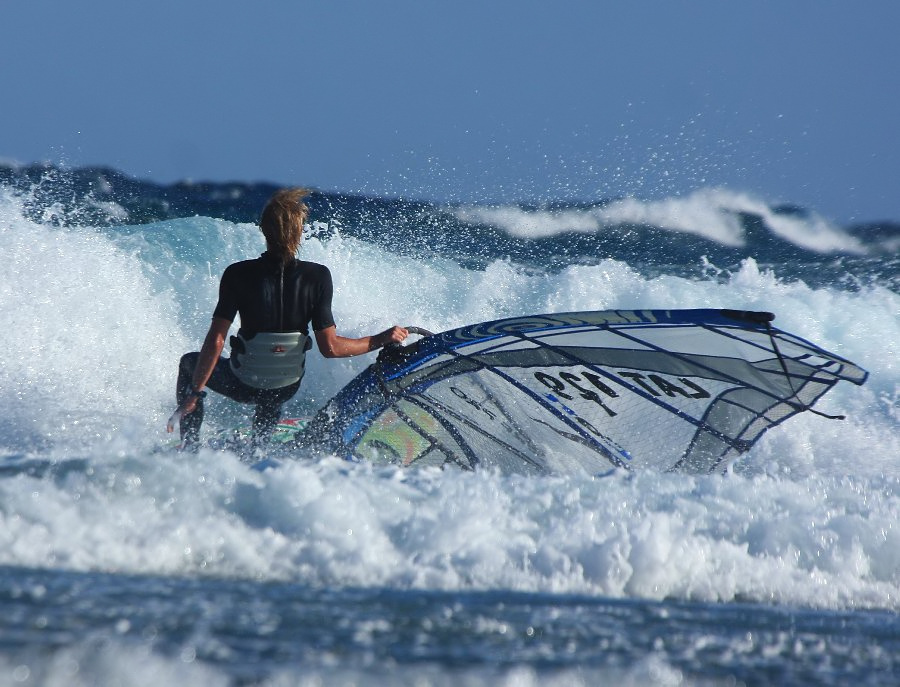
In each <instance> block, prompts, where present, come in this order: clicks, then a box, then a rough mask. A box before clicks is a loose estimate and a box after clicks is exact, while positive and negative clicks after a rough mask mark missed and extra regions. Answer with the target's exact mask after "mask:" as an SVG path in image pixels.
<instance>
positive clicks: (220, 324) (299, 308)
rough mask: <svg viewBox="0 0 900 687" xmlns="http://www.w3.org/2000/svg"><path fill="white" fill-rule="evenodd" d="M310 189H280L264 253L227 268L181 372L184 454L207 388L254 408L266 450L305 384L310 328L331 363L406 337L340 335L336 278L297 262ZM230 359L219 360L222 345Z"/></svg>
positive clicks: (398, 331)
mask: <svg viewBox="0 0 900 687" xmlns="http://www.w3.org/2000/svg"><path fill="white" fill-rule="evenodd" d="M307 194H308V191H306V190H305V189H297V188H294V189H283V190H281V191H278V192H277V193H275V195H273V196H272V198H271V199H270V200H269V202H268V203H267V204H266V207H265V208H264V209H263V212H262V215H261V217H260V221H259V227H260V230H261V231H262V233H263V235H264V236H265V237H266V247H267V250H266V252H265V253H263V254H262V255H261V256H260V257H258V258H256V259H255V260H244V261H242V262H236V263H234V264H232V265H229V266H228V268H226V270H225V272H224V274H223V275H222V280H221V282H220V283H219V301H218V303H217V304H216V308H215V310H214V311H213V318H212V324H211V325H210V327H209V331H208V332H207V334H206V339H205V340H204V341H203V347H202V348H201V349H200V352H199V353H197V352H194V353H186V354H185V355H184V356H182V358H181V362H180V363H179V366H178V382H177V386H176V400H177V402H178V408H177V410H176V411H175V413H174V414H173V415H172V418H171V419H170V420H169V424H168V427H167V429H168V431H170V432H171V431H173V430H174V425H175V422H176V421H180V431H181V442H182V443H181V446H182V448H183V449H192V450H196V448H197V446H198V442H199V439H200V426H201V424H202V423H203V399H204V397H205V396H206V387H209V388H210V389H212V390H213V391H216V392H218V393H220V394H222V395H224V396H227V397H228V398H231V399H233V400H235V401H238V402H241V403H255V404H256V412H255V415H254V418H253V434H254V438H255V440H256V441H258V442H265V441H266V440H268V438H269V436H271V434H272V431H273V430H274V429H275V426H276V425H277V424H278V421H279V419H280V417H281V407H282V404H284V403H285V402H286V401H288V400H289V399H290V398H292V397H293V396H294V394H296V393H297V389H299V388H300V381H301V380H302V379H303V372H304V361H305V355H306V351H307V350H309V348H310V347H311V345H312V344H311V341H310V339H309V336H308V332H309V329H308V325H309V324H310V323H312V326H313V330H314V332H315V339H316V344H317V345H318V347H319V351H320V352H321V353H322V355H324V356H325V357H326V358H346V357H349V356H354V355H361V354H363V353H368V352H369V351H374V350H376V349H378V348H381V347H383V346H385V345H387V344H390V343H400V342H402V341H403V340H404V339H405V338H406V337H407V336H408V332H407V330H406V329H404V328H403V327H398V326H394V327H391V328H390V329H386V330H385V331H383V332H381V333H379V334H375V335H372V336H364V337H361V338H358V339H354V338H348V337H344V336H340V335H338V334H337V331H336V328H335V324H334V317H333V316H332V314H331V299H332V293H333V286H332V281H331V272H329V270H328V268H327V267H325V266H324V265H319V264H316V263H314V262H307V261H303V260H298V259H297V258H296V257H295V254H296V252H297V249H298V248H299V246H300V240H301V238H302V232H303V225H304V224H305V222H306V218H307V216H308V214H309V208H308V207H307V205H306V203H304V202H303V200H302V199H303V198H304V197H305V196H306V195H307ZM236 314H240V316H241V327H240V330H239V331H238V333H237V336H233V337H231V358H230V359H226V358H222V357H220V356H221V353H222V349H223V348H224V346H225V337H226V335H227V334H228V330H229V328H230V327H231V323H232V322H233V321H234V318H235V315H236Z"/></svg>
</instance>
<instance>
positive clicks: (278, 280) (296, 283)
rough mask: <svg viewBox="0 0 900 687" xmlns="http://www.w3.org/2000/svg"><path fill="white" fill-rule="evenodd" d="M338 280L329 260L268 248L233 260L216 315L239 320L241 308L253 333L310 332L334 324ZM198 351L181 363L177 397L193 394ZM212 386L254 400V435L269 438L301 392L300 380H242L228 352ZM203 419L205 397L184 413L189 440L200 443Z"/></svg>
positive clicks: (245, 332) (247, 332)
mask: <svg viewBox="0 0 900 687" xmlns="http://www.w3.org/2000/svg"><path fill="white" fill-rule="evenodd" d="M332 294H333V285H332V281H331V272H329V271H328V268H327V267H325V266H324V265H319V264H317V263H314V262H306V261H303V260H293V261H292V262H290V263H288V264H287V265H284V267H283V268H282V263H281V261H280V260H278V258H277V257H276V256H274V255H272V254H270V253H268V252H266V253H263V254H262V255H261V256H260V257H258V258H257V259H255V260H244V261H242V262H236V263H234V264H233V265H229V266H228V268H227V269H226V270H225V273H224V274H223V275H222V281H221V282H220V284H219V302H218V303H217V304H216V308H215V310H214V311H213V317H220V318H222V319H225V320H228V321H229V322H234V318H235V315H237V314H238V313H240V316H241V329H240V334H241V335H242V336H244V337H245V338H250V337H251V336H253V335H254V334H256V333H258V332H303V333H304V334H308V333H309V323H310V322H312V326H313V329H314V330H316V331H318V330H321V329H327V328H328V327H331V326H332V325H334V317H333V316H332V314H331V298H332ZM199 356H200V353H199V352H193V353H186V354H185V355H183V356H182V358H181V362H180V364H179V366H178V383H177V389H176V398H177V401H178V403H179V404H180V403H181V402H182V401H183V400H184V398H185V397H186V396H187V395H188V393H189V391H190V387H191V380H192V378H193V375H194V368H195V367H196V366H197V360H198V358H199ZM207 386H208V387H209V388H210V389H212V390H213V391H216V392H218V393H220V394H223V395H224V396H227V397H229V398H231V399H233V400H235V401H238V402H240V403H255V404H256V413H255V415H254V418H253V429H254V434H255V436H257V437H259V438H260V439H262V440H266V439H268V437H269V435H271V433H272V430H273V429H274V428H275V426H276V425H277V424H278V420H279V419H280V417H281V406H282V404H284V402H285V401H287V400H289V399H290V398H292V397H293V396H294V394H295V393H297V389H299V388H300V382H299V381H298V382H295V383H294V384H290V385H288V386H285V387H281V388H279V389H257V388H255V387H252V386H249V385H247V384H244V383H243V382H241V381H240V380H239V379H238V378H237V376H236V375H235V374H234V372H233V371H232V369H231V365H230V364H229V360H228V359H227V358H219V361H218V362H217V363H216V367H215V369H214V370H213V373H212V375H211V376H210V378H209V381H208V382H207ZM202 423H203V399H202V398H201V399H198V402H197V407H196V409H195V410H194V412H192V413H189V414H187V415H185V416H184V417H182V418H181V439H182V444H183V445H184V446H191V445H194V446H195V445H196V444H197V442H198V440H199V437H200V426H201V424H202Z"/></svg>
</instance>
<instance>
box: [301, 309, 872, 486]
mask: <svg viewBox="0 0 900 687" xmlns="http://www.w3.org/2000/svg"><path fill="white" fill-rule="evenodd" d="M773 318H774V316H773V315H772V314H770V313H759V312H746V311H731V310H711V309H704V310H634V311H631V310H628V311H626V310H609V311H597V312H569V313H560V314H549V315H535V316H529V317H517V318H511V319H504V320H497V321H494V322H486V323H480V324H474V325H471V326H466V327H461V328H459V329H454V330H451V331H447V332H443V333H441V334H436V335H432V336H427V337H425V338H423V339H421V340H420V341H417V342H415V343H414V344H412V345H410V346H400V347H395V348H394V349H386V350H384V351H382V353H381V354H380V355H379V359H378V361H377V362H376V363H374V364H373V365H371V366H370V367H369V368H368V369H367V370H365V371H364V372H363V373H362V374H360V375H359V376H358V377H357V378H356V379H354V380H353V381H352V382H351V383H350V384H348V385H347V386H346V387H345V388H344V389H343V390H342V391H341V392H340V393H339V394H338V395H337V396H335V398H334V399H332V400H331V401H330V402H329V403H328V404H327V405H326V407H325V408H323V410H322V411H320V413H319V414H318V415H317V416H316V417H315V418H313V420H312V421H311V423H310V424H309V426H308V427H307V428H306V431H305V432H304V433H303V436H304V437H305V439H306V440H311V441H315V442H317V443H319V444H320V445H322V446H323V447H324V448H326V449H327V450H329V451H332V452H334V453H336V454H337V455H341V456H344V457H346V458H349V459H355V460H368V461H375V462H390V463H398V464H402V465H438V466H444V465H447V464H452V465H457V466H459V467H461V468H464V469H474V468H476V467H479V466H490V467H494V468H499V469H500V470H503V471H509V472H526V473H528V472H572V471H582V470H584V471H588V472H592V473H593V472H598V471H605V470H608V469H609V468H610V467H611V466H613V467H624V468H644V467H649V468H656V469H663V470H683V471H689V472H710V471H715V470H717V469H722V468H724V466H725V465H726V464H727V463H728V462H729V461H731V460H732V459H733V458H735V457H737V456H738V455H740V454H741V453H744V452H746V451H747V450H749V449H750V447H751V446H752V445H753V443H754V442H755V441H756V440H757V439H759V437H760V436H762V434H763V433H764V432H765V431H766V430H767V429H769V428H770V427H772V426H774V425H777V424H779V423H781V422H784V421H785V420H787V419H788V418H789V417H791V416H792V415H795V414H797V413H799V412H802V411H805V410H809V409H810V408H811V407H812V405H813V403H815V402H816V400H817V399H819V398H820V397H821V396H822V395H823V394H824V393H825V392H827V391H828V390H829V389H830V388H831V387H832V386H834V385H835V384H836V383H837V382H838V381H840V380H846V381H849V382H853V383H854V384H862V383H863V382H864V381H865V379H866V377H867V373H866V372H865V371H864V370H862V369H861V368H859V367H858V366H856V365H855V364H853V363H852V362H850V361H848V360H844V359H843V358H840V357H838V356H836V355H834V354H832V353H829V352H827V351H824V350H822V349H821V348H819V347H817V346H815V345H814V344H812V343H809V342H808V341H805V340H803V339H801V338H799V337H796V336H793V335H791V334H788V333H786V332H783V331H780V330H778V329H775V328H774V327H772V325H771V321H772V319H773ZM814 412H815V411H814Z"/></svg>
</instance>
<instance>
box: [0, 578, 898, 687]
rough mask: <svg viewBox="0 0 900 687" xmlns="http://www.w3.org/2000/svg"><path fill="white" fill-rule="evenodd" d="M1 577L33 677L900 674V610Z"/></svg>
mask: <svg viewBox="0 0 900 687" xmlns="http://www.w3.org/2000/svg"><path fill="white" fill-rule="evenodd" d="M0 582H2V590H3V591H2V594H0V608H2V610H3V615H2V618H3V619H2V621H0V636H2V638H3V639H2V649H3V654H4V656H6V657H7V659H8V660H9V659H12V660H10V662H9V666H11V667H13V664H15V665H14V667H13V670H14V672H15V671H16V670H18V674H19V675H24V674H25V673H26V671H27V674H28V676H29V677H28V679H27V680H24V681H23V683H24V684H28V683H31V684H40V683H53V682H55V681H58V680H61V679H63V678H64V677H65V675H64V672H65V671H69V672H70V673H71V672H72V671H73V670H74V668H75V665H76V664H77V669H78V678H77V680H75V681H76V682H79V683H82V684H87V683H89V682H90V681H91V680H92V679H99V680H100V681H103V680H104V679H105V676H104V675H97V674H93V673H92V671H95V670H97V669H98V668H99V666H98V665H97V664H98V663H99V662H100V659H99V658H98V656H97V654H98V653H100V654H105V655H106V658H105V659H104V660H105V661H108V662H110V663H118V662H121V664H123V665H128V666H130V668H129V669H130V670H137V671H140V670H143V669H145V668H150V669H151V670H152V669H153V668H152V666H149V665H142V660H141V659H138V660H137V661H136V660H135V658H136V657H142V656H146V654H145V652H146V650H148V649H149V650H150V652H151V653H152V654H153V655H155V656H157V657H160V658H162V659H163V660H166V661H170V662H174V663H178V664H181V665H183V666H186V667H185V668H184V674H185V675H189V674H190V672H191V671H190V669H189V666H191V665H194V664H197V665H203V666H205V667H207V668H209V669H211V673H212V675H214V676H215V679H216V680H217V681H218V680H221V681H226V682H229V683H231V684H259V683H265V682H267V681H269V680H272V679H275V678H276V676H284V675H288V676H291V679H296V680H297V681H298V683H299V682H300V681H301V680H302V679H303V676H308V675H314V674H318V675H320V676H324V677H325V678H326V680H325V681H326V682H329V681H330V680H331V678H334V677H337V675H336V673H337V674H339V675H340V680H341V681H343V680H348V681H349V682H350V683H351V684H423V683H424V684H459V682H458V681H464V682H465V683H467V684H493V683H495V682H494V681H495V680H499V681H500V682H506V683H514V684H522V683H526V684H531V683H532V682H533V683H534V684H542V683H543V681H544V679H545V678H546V679H548V680H554V679H555V680H558V681H560V682H561V683H565V684H586V685H589V684H602V683H605V682H607V681H610V680H624V681H625V683H626V684H627V683H631V684H746V685H772V684H779V685H810V684H816V685H848V684H855V685H885V684H891V683H892V681H893V680H895V679H896V678H897V677H898V676H900V672H898V671H900V619H898V618H897V616H896V614H894V613H892V612H889V611H864V612H848V611H843V612H836V611H833V612H822V611H810V610H805V609H798V608H790V607H778V606H768V605H762V604H758V603H741V602H735V603H731V604H724V605H723V604H700V603H686V602H680V601H663V602H654V601H642V600H633V599H607V598H597V597H587V596H576V595H548V594H525V593H514V592H501V591H484V592H479V591H469V592H434V591H430V592H429V591H417V592H412V591H407V590H392V589H382V588H378V589H354V588H316V587H309V586H306V585H304V584H302V583H275V582H265V583H260V582H253V581H245V580H227V579H202V578H200V579H197V578H194V579H184V578H179V577H154V576H132V575H114V574H97V573H94V574H78V573H65V572H58V571H40V570H25V569H15V568H4V569H2V570H0ZM72 647H79V649H78V650H74V651H73V650H72ZM61 653H68V654H69V658H68V660H67V661H61V660H60V659H59V655H60V654H61ZM145 660H146V659H145ZM146 663H147V664H150V663H152V661H149V660H146ZM23 667H24V668H23ZM197 672H200V671H197ZM516 676H520V677H516ZM526 676H527V679H523V678H525V677H526ZM73 677H74V676H73ZM342 683H343V682H342ZM70 684H71V683H70Z"/></svg>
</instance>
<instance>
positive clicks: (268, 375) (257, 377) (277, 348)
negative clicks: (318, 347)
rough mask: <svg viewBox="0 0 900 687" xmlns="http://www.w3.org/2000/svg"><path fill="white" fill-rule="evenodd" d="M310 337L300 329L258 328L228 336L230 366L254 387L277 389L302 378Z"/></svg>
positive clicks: (239, 377) (239, 376) (244, 381)
mask: <svg viewBox="0 0 900 687" xmlns="http://www.w3.org/2000/svg"><path fill="white" fill-rule="evenodd" d="M311 347H312V341H311V340H310V338H309V337H308V336H307V335H306V334H303V333H301V332H259V333H258V334H256V335H254V336H251V337H249V338H244V337H243V336H242V335H241V334H240V333H238V335H237V336H232V337H231V361H230V362H231V369H232V371H233V372H234V374H235V375H236V376H237V378H238V379H239V380H241V381H242V382H243V383H244V384H246V385H247V386H252V387H253V388H255V389H280V388H281V387H284V386H289V385H290V384H294V383H295V382H299V381H300V380H301V379H303V373H304V372H305V371H306V370H305V367H306V352H307V351H308V350H309V349H310V348H311Z"/></svg>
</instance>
